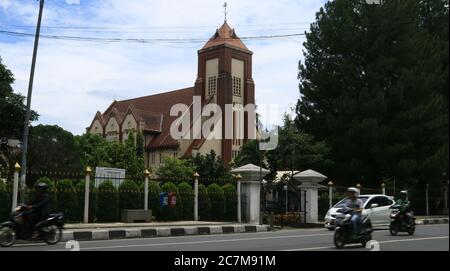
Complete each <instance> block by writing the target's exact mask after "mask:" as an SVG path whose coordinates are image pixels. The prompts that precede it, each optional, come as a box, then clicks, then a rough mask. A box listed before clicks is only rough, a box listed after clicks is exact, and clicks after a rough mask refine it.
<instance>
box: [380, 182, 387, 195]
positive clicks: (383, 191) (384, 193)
mask: <svg viewBox="0 0 450 271" xmlns="http://www.w3.org/2000/svg"><path fill="white" fill-rule="evenodd" d="M381 191H382V193H383V195H386V185H385V184H384V183H381Z"/></svg>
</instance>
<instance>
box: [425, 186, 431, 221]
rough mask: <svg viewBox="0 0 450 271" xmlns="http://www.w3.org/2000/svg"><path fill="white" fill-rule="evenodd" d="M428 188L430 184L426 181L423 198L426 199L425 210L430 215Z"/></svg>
mask: <svg viewBox="0 0 450 271" xmlns="http://www.w3.org/2000/svg"><path fill="white" fill-rule="evenodd" d="M429 188H430V184H428V183H427V187H426V190H425V200H426V211H427V216H429V215H430V204H429V201H428V189H429Z"/></svg>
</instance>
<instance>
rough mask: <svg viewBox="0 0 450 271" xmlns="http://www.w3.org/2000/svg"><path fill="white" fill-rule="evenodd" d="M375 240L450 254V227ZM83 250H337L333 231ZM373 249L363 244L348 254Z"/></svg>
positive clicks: (384, 245) (111, 243) (90, 245)
mask: <svg viewBox="0 0 450 271" xmlns="http://www.w3.org/2000/svg"><path fill="white" fill-rule="evenodd" d="M373 239H374V240H376V241H377V242H378V243H379V249H380V250H381V251H449V226H448V224H444V225H423V226H418V227H417V231H416V234H415V235H414V236H408V235H407V234H401V235H399V236H396V237H392V236H390V234H389V232H388V231H387V230H383V231H376V232H375V233H374V234H373ZM65 247H66V243H61V244H59V245H56V246H47V245H44V244H17V245H15V246H14V247H12V248H8V249H5V248H0V253H1V251H52V250H53V251H54V250H56V251H61V250H62V251H64V250H65V251H69V249H66V248H65ZM80 249H81V250H82V251H330V250H331V251H337V249H336V248H334V246H333V232H329V231H327V230H324V229H299V230H282V231H277V232H268V233H247V234H227V235H223V234H222V235H207V236H185V237H166V238H151V239H128V240H106V241H88V242H80ZM357 250H369V249H366V248H362V247H361V245H355V246H353V245H352V246H348V247H347V248H346V249H345V250H344V251H357Z"/></svg>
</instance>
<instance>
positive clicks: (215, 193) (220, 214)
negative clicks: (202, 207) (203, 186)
mask: <svg viewBox="0 0 450 271" xmlns="http://www.w3.org/2000/svg"><path fill="white" fill-rule="evenodd" d="M208 195H209V198H210V200H211V219H212V220H214V221H222V220H224V216H225V195H224V192H223V189H222V187H220V186H219V185H218V184H215V183H213V184H211V185H210V186H208Z"/></svg>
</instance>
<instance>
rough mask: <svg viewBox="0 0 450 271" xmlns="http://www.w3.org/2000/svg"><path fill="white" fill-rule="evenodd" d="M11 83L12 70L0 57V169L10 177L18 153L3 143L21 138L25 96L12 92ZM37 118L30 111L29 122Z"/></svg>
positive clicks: (33, 112)
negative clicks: (10, 150) (11, 150)
mask: <svg viewBox="0 0 450 271" xmlns="http://www.w3.org/2000/svg"><path fill="white" fill-rule="evenodd" d="M13 83H14V76H13V74H12V72H11V71H10V70H9V69H7V68H6V66H5V65H4V64H3V62H2V58H1V57H0V169H1V168H3V170H4V171H5V172H3V174H5V175H6V174H7V175H8V177H11V175H12V172H13V170H14V169H13V167H14V164H15V162H16V161H19V155H20V153H19V152H9V151H8V149H7V146H6V144H5V143H6V140H7V139H19V140H21V139H22V136H23V124H24V121H25V114H26V106H25V103H24V102H25V97H24V96H23V95H21V94H19V93H14V90H13V88H12V84H13ZM37 119H38V114H37V113H36V112H35V111H31V116H30V122H32V121H36V120H37Z"/></svg>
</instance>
